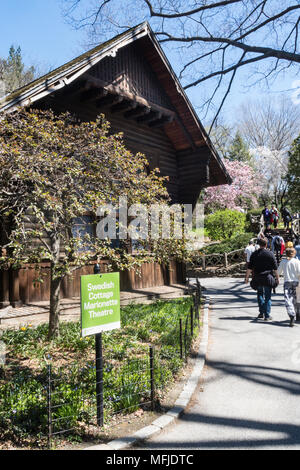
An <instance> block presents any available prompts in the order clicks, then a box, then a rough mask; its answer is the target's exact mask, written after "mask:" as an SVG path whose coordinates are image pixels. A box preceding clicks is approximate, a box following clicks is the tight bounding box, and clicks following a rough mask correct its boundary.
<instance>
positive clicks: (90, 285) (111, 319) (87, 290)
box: [80, 273, 121, 337]
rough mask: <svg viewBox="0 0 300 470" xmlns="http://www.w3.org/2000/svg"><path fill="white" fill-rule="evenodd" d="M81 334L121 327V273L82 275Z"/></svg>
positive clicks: (86, 334) (87, 334) (92, 333)
mask: <svg viewBox="0 0 300 470" xmlns="http://www.w3.org/2000/svg"><path fill="white" fill-rule="evenodd" d="M80 291H81V335H82V336H83V337H84V336H89V335H94V334H97V333H101V332H103V331H109V330H114V329H117V328H120V326H121V325H120V274H119V273H107V274H91V275H88V276H81V284H80Z"/></svg>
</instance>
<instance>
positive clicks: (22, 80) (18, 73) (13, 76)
mask: <svg viewBox="0 0 300 470" xmlns="http://www.w3.org/2000/svg"><path fill="white" fill-rule="evenodd" d="M35 76H36V70H35V67H33V66H31V67H29V68H26V67H25V65H24V63H23V59H22V54H21V48H20V47H17V48H16V49H15V47H14V46H11V47H10V49H9V54H8V57H7V59H1V58H0V82H1V87H0V98H1V96H2V95H5V94H8V93H11V92H12V91H14V90H16V89H17V88H21V87H22V86H24V85H26V84H27V83H29V82H31V81H32V80H34V78H35Z"/></svg>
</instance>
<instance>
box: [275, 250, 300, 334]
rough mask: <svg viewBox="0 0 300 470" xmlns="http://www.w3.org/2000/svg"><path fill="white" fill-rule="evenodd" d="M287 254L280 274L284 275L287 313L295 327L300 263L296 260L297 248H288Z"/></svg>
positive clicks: (281, 263) (291, 324)
mask: <svg viewBox="0 0 300 470" xmlns="http://www.w3.org/2000/svg"><path fill="white" fill-rule="evenodd" d="M285 252H286V258H284V259H282V260H281V262H280V265H279V268H278V274H279V275H280V274H283V275H284V284H283V291H284V302H285V307H286V310H287V313H288V315H289V317H290V326H294V321H295V316H296V309H297V294H296V288H297V287H298V285H299V280H300V261H299V260H298V259H297V258H295V255H296V250H295V248H287V249H286V250H285Z"/></svg>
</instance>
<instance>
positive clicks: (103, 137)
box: [0, 110, 182, 338]
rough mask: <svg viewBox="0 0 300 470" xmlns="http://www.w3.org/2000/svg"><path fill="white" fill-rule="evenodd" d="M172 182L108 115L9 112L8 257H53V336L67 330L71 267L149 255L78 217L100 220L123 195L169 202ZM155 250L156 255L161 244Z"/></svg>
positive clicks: (4, 125) (129, 261)
mask: <svg viewBox="0 0 300 470" xmlns="http://www.w3.org/2000/svg"><path fill="white" fill-rule="evenodd" d="M164 183H165V179H164V178H162V177H160V176H159V174H158V172H157V171H153V172H150V173H149V172H148V169H147V160H146V158H145V157H144V156H143V155H142V154H136V155H134V156H133V155H132V154H131V153H130V152H129V151H128V150H127V149H126V148H125V147H124V144H123V140H122V135H121V134H118V135H110V134H109V124H108V122H107V121H105V119H104V118H103V117H101V116H100V117H99V118H98V119H97V120H96V121H95V122H85V123H79V122H77V121H76V119H75V118H74V117H72V116H71V115H70V114H63V115H60V116H57V117H56V116H55V115H54V114H53V113H52V112H51V111H47V112H40V111H30V112H27V111H25V110H21V111H19V112H17V113H14V114H12V115H7V116H5V117H3V119H2V121H1V122H0V217H1V216H2V219H9V220H10V224H9V227H10V230H9V231H7V234H6V236H7V242H6V244H5V248H6V251H7V256H2V258H0V262H1V263H2V266H7V265H11V264H13V266H14V267H18V266H21V265H22V264H23V263H36V264H37V265H38V264H39V263H40V262H42V261H45V260H46V261H48V262H49V263H50V270H51V287H50V317H49V336H50V338H51V337H53V336H55V335H57V334H58V333H59V313H60V287H61V283H62V280H63V278H64V277H65V276H66V275H68V274H71V273H72V272H73V271H74V270H75V269H78V268H79V267H81V266H83V265H85V264H86V262H87V261H88V260H91V259H101V258H108V259H109V260H110V261H111V265H112V267H113V268H115V269H120V270H123V269H128V268H130V267H132V266H135V267H137V266H138V265H139V263H140V264H141V263H142V262H143V261H145V253H144V252H143V250H140V256H135V257H133V256H132V255H131V254H130V253H129V252H128V250H127V245H126V243H127V242H126V241H124V244H123V246H119V247H115V248H113V247H112V246H111V243H110V240H103V239H98V238H96V237H95V236H93V234H91V233H85V234H82V233H80V231H79V232H78V230H74V228H76V222H77V223H78V220H82V218H83V216H84V214H90V215H91V220H90V222H89V223H90V226H92V227H93V226H94V224H95V223H96V219H95V214H96V211H97V208H98V207H99V206H101V205H103V204H104V205H105V204H107V203H108V202H109V203H112V204H116V203H118V201H119V198H120V197H121V196H122V197H127V201H128V204H129V205H132V204H134V203H142V204H146V205H149V204H152V203H160V202H162V201H164V202H165V201H166V200H167V198H168V195H167V192H166V189H165V184H164ZM81 223H83V222H80V223H79V225H80V224H81ZM174 243H175V242H174ZM179 244H180V242H178V243H175V244H173V243H172V242H171V241H170V242H168V241H165V243H164V250H163V256H164V257H168V256H172V255H175V254H176V252H177V251H176V250H177V247H178V245H179ZM157 245H160V246H159V250H161V244H157ZM173 250H174V251H173ZM152 251H154V255H155V244H154V245H153V249H152ZM181 253H182V251H181ZM177 254H178V252H177ZM157 259H160V255H159V254H158V255H157Z"/></svg>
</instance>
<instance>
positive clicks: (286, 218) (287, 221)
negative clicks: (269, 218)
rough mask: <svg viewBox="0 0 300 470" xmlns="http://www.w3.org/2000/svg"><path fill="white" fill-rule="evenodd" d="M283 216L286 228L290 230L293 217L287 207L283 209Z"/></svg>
mask: <svg viewBox="0 0 300 470" xmlns="http://www.w3.org/2000/svg"><path fill="white" fill-rule="evenodd" d="M281 215H282V219H283V224H284V228H285V229H289V228H290V222H291V220H292V216H291V213H290V211H289V210H288V208H287V207H285V206H284V207H283V208H282V209H281Z"/></svg>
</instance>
